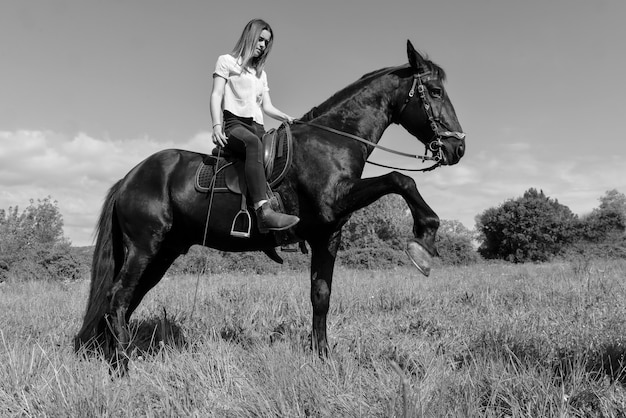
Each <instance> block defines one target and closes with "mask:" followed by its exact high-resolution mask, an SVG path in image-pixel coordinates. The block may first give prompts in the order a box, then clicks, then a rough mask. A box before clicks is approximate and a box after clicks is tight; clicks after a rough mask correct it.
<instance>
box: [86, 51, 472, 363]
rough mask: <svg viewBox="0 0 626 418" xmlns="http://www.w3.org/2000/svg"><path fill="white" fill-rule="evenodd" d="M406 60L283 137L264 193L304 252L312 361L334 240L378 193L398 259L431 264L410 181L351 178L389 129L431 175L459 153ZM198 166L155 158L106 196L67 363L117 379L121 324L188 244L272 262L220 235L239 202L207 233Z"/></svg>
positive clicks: (322, 346) (220, 212)
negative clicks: (104, 368) (102, 366)
mask: <svg viewBox="0 0 626 418" xmlns="http://www.w3.org/2000/svg"><path fill="white" fill-rule="evenodd" d="M407 50H408V59H409V64H408V65H406V64H405V65H403V66H399V67H394V68H385V69H382V70H379V71H375V72H372V73H369V74H367V75H365V76H363V77H362V78H361V79H359V80H358V81H356V82H355V83H353V84H351V85H350V86H348V87H346V88H344V89H343V90H341V91H339V92H337V93H336V94H335V95H333V96H332V97H331V98H330V99H328V100H327V101H326V102H324V103H323V104H321V105H320V106H318V107H315V108H314V109H313V110H312V111H310V112H309V113H307V114H306V115H305V116H304V117H303V118H302V119H300V120H299V121H298V122H299V123H295V124H294V125H292V127H291V131H292V135H293V154H292V156H293V159H292V165H291V168H290V169H289V170H288V172H287V173H286V175H285V176H284V178H283V180H282V182H281V183H280V184H279V185H278V186H276V187H275V190H276V191H277V192H278V193H279V194H280V196H281V197H282V201H283V204H284V208H285V210H286V212H287V213H290V214H294V215H297V216H298V217H300V223H298V224H297V225H296V226H295V227H294V228H292V230H291V231H289V232H290V235H289V236H290V238H288V239H287V241H291V242H293V243H295V242H301V241H306V242H307V243H308V244H309V246H310V248H311V302H312V304H313V331H312V332H313V333H312V344H313V345H314V348H317V349H318V350H319V353H320V354H322V355H324V354H327V351H328V341H327V337H326V315H327V313H328V307H329V303H330V294H331V285H332V278H333V270H334V265H335V258H336V255H337V249H338V247H339V243H340V240H341V228H342V226H343V225H344V224H345V223H346V221H347V220H348V219H349V217H350V216H351V214H352V213H353V212H354V211H356V210H358V209H361V208H363V207H365V206H367V205H369V204H371V203H373V202H374V201H376V200H377V199H379V198H380V197H382V196H384V195H387V194H389V193H397V194H400V195H401V196H402V197H403V198H404V199H405V201H406V203H407V204H408V206H409V208H410V210H411V213H412V216H413V220H414V226H413V234H414V236H415V238H414V239H413V240H411V241H409V243H408V244H407V253H408V255H409V257H410V258H411V260H412V261H413V263H414V264H415V266H416V267H418V269H419V270H420V271H421V272H422V273H423V274H426V275H428V273H429V271H430V263H431V258H432V257H433V256H435V255H436V253H437V251H436V248H435V234H436V232H437V228H438V227H439V218H438V217H437V215H436V214H435V212H433V210H432V209H431V208H430V207H429V206H428V205H427V204H426V203H425V202H424V200H423V199H422V197H421V196H420V194H419V192H418V191H417V188H416V186H415V182H414V181H413V179H411V178H410V177H407V176H405V175H402V174H400V173H398V172H396V171H392V172H390V173H388V174H385V175H383V176H380V177H374V178H365V179H362V178H361V175H362V173H363V167H364V165H365V163H366V160H367V158H368V156H369V155H370V154H371V152H372V151H373V150H374V147H375V146H376V144H377V143H378V141H379V140H380V138H381V136H382V134H383V132H384V131H385V129H386V128H387V127H388V126H389V125H390V124H391V123H398V124H400V125H402V126H403V127H404V128H405V129H406V130H407V131H408V132H409V133H411V134H412V135H413V136H415V137H416V138H417V139H419V140H420V141H421V142H422V143H424V144H425V145H426V147H427V148H428V149H429V150H430V151H431V153H432V154H433V157H435V159H436V160H437V165H452V164H456V163H457V162H458V161H459V160H460V159H461V157H462V156H463V154H464V152H465V139H464V138H465V135H464V134H463V133H462V129H461V126H460V124H459V122H458V120H457V117H456V114H455V111H454V108H453V106H452V104H451V103H450V100H449V98H448V95H447V94H446V91H445V90H444V87H443V82H444V80H445V73H444V71H443V69H442V68H441V67H439V66H437V65H436V64H434V63H433V62H431V61H430V60H427V59H425V58H424V57H422V56H421V55H420V54H419V53H418V52H417V51H415V49H414V48H413V46H412V45H411V42H408V43H407ZM325 128H328V129H325ZM205 157H206V156H205V155H203V154H199V153H195V152H189V151H182V150H165V151H161V152H158V153H156V154H154V155H152V156H150V157H148V158H147V159H146V160H144V161H143V162H141V163H140V164H139V165H137V166H136V167H135V168H133V169H132V170H131V171H130V172H129V173H128V174H127V175H126V176H125V177H124V178H123V179H122V180H120V181H118V182H117V183H116V184H115V185H114V186H113V187H112V188H111V189H110V190H109V192H108V195H107V197H106V200H105V203H104V206H103V209H102V213H101V215H100V218H99V222H98V226H97V239H96V245H95V250H94V251H95V252H94V257H93V265H92V272H91V288H90V293H89V300H88V304H87V310H86V314H85V318H84V322H83V326H82V328H81V330H80V331H79V333H78V335H77V336H76V338H75V348H76V350H77V351H80V350H83V349H85V348H87V349H94V348H95V349H99V350H103V351H104V353H105V355H106V356H107V357H108V358H109V359H110V360H111V362H112V364H113V365H114V367H117V368H121V370H122V372H123V371H125V370H126V368H127V360H125V355H123V354H124V352H125V350H126V349H127V347H128V344H129V339H130V336H129V331H128V327H127V324H128V321H129V318H130V316H131V315H132V313H133V311H134V310H135V308H137V305H139V303H140V302H141V300H142V298H143V297H144V296H145V295H146V293H147V292H148V291H149V290H150V289H151V288H152V287H154V286H155V285H156V284H157V283H158V282H159V280H161V278H162V277H163V275H164V274H165V272H166V271H167V269H168V268H169V267H170V265H171V264H172V262H173V261H174V260H175V259H176V258H177V257H178V256H179V255H181V254H184V253H186V252H187V251H188V249H189V247H190V246H192V245H194V244H204V245H206V246H208V247H211V248H215V249H218V250H224V251H265V252H266V253H268V254H270V255H271V254H272V253H273V254H275V253H274V248H275V247H276V246H277V240H276V237H275V236H274V234H272V233H270V234H261V233H259V232H255V231H253V232H252V234H251V236H250V237H249V238H240V237H234V236H232V235H231V234H230V232H231V231H230V226H231V225H230V221H231V220H232V214H233V213H237V211H238V209H239V205H240V201H239V200H238V199H233V198H229V197H228V196H227V195H223V196H225V197H224V198H221V196H220V198H219V199H218V198H217V196H216V199H215V201H214V202H213V203H212V210H211V215H210V222H209V223H208V225H206V220H207V208H208V204H207V202H208V200H207V196H206V195H204V194H201V193H198V192H197V191H196V189H195V187H194V175H195V172H196V168H197V167H198V165H199V164H200V163H201V162H202V160H203V158H205ZM207 226H208V228H207V229H206V233H205V227H207ZM118 358H121V359H122V360H121V364H120V362H119V361H118V360H117V359H118ZM120 366H121V367H120Z"/></svg>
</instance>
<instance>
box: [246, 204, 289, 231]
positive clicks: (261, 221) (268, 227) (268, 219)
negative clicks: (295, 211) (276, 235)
mask: <svg viewBox="0 0 626 418" xmlns="http://www.w3.org/2000/svg"><path fill="white" fill-rule="evenodd" d="M256 219H257V221H258V227H259V232H261V233H262V234H265V233H267V232H269V231H282V230H284V229H287V228H291V227H292V226H294V225H295V224H297V223H298V222H300V218H298V217H297V216H293V215H286V214H284V213H278V212H274V209H272V207H271V206H270V203H269V202H265V203H263V205H261V207H259V208H258V209H257V210H256Z"/></svg>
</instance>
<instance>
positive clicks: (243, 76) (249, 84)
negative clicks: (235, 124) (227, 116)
mask: <svg viewBox="0 0 626 418" xmlns="http://www.w3.org/2000/svg"><path fill="white" fill-rule="evenodd" d="M240 64H241V59H237V58H235V57H233V56H232V55H230V54H226V55H220V56H219V58H218V59H217V63H216V64H215V72H214V73H213V74H214V76H215V75H218V76H220V77H223V78H225V79H226V87H225V88H224V102H223V109H224V110H228V111H229V112H231V113H232V114H234V115H237V116H241V117H243V118H252V119H253V120H254V121H255V122H257V123H260V124H261V125H263V110H262V108H261V104H262V103H263V93H265V92H266V91H269V90H270V89H269V87H268V85H267V74H265V71H263V72H261V76H260V77H257V75H256V71H255V70H254V69H253V68H246V69H244V68H242V66H241V65H240Z"/></svg>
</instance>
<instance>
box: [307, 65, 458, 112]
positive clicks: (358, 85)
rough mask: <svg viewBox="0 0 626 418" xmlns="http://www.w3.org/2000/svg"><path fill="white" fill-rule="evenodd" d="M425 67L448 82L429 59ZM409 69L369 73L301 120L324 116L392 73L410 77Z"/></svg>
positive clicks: (408, 67) (388, 68) (391, 68)
mask: <svg viewBox="0 0 626 418" xmlns="http://www.w3.org/2000/svg"><path fill="white" fill-rule="evenodd" d="M424 65H425V66H426V70H427V71H430V72H432V73H434V74H435V75H436V76H437V77H438V78H439V79H440V80H441V81H445V80H446V72H445V71H444V69H443V68H441V67H440V66H439V65H437V64H435V63H434V62H432V61H430V60H429V59H424ZM409 69H411V67H410V65H409V64H404V65H401V66H398V67H386V68H381V69H380V70H375V71H372V72H369V73H367V74H365V75H364V76H362V77H361V78H359V79H358V80H357V81H355V82H354V83H352V84H350V85H348V86H347V87H344V88H343V89H341V90H339V91H338V92H337V93H335V94H333V95H332V96H331V97H330V98H328V99H327V100H326V101H325V102H323V103H322V104H320V105H319V106H315V107H313V108H312V109H311V110H309V111H308V112H307V113H305V114H304V116H302V117H301V118H300V120H301V121H303V122H308V121H311V120H313V119H315V118H317V117H319V116H321V115H323V114H324V113H326V112H327V111H329V110H330V109H332V108H334V107H335V106H336V105H337V103H341V102H342V101H344V100H345V99H347V98H349V97H352V96H353V95H354V94H355V92H357V91H360V90H361V89H362V88H363V86H365V85H368V84H370V83H371V82H372V80H375V79H377V78H379V77H382V76H384V75H387V74H392V73H393V74H395V73H400V72H406V73H407V76H408V74H412V72H411V73H409V72H407V71H406V70H409Z"/></svg>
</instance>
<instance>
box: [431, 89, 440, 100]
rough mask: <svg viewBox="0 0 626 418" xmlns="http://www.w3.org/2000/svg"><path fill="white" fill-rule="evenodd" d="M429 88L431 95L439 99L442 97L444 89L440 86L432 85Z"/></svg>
mask: <svg viewBox="0 0 626 418" xmlns="http://www.w3.org/2000/svg"><path fill="white" fill-rule="evenodd" d="M429 90H430V95H431V96H433V97H435V98H437V99H441V97H442V96H443V90H442V89H440V88H439V87H432V88H430V89H429Z"/></svg>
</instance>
